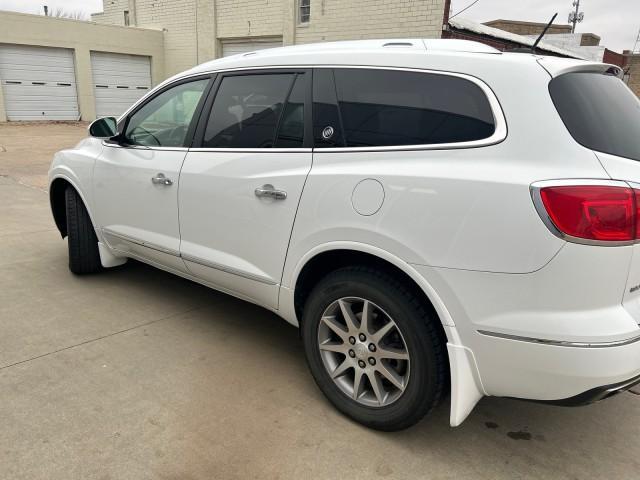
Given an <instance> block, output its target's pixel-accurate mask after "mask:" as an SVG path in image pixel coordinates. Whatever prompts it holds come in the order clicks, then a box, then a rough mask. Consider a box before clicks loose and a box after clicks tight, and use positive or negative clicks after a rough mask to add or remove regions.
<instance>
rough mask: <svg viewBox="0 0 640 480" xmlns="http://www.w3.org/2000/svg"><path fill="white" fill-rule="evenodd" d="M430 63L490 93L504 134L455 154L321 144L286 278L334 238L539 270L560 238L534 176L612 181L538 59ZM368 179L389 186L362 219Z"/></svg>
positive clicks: (486, 267) (493, 266)
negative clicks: (359, 188)
mask: <svg viewBox="0 0 640 480" xmlns="http://www.w3.org/2000/svg"><path fill="white" fill-rule="evenodd" d="M513 55H516V54H513ZM505 57H506V59H507V60H508V61H506V60H505ZM427 59H428V63H427V61H425V65H424V68H425V69H433V70H440V71H452V72H457V73H466V74H470V75H473V76H475V77H477V78H479V79H480V80H482V81H484V82H485V83H486V84H487V85H488V86H489V87H490V88H491V89H492V90H493V91H494V92H495V94H496V96H497V98H498V101H499V102H500V104H501V107H502V109H503V112H504V115H505V118H506V122H507V128H508V134H507V137H506V139H505V140H504V141H502V142H501V143H499V144H496V145H491V146H484V147H478V148H468V149H450V150H414V151H366V152H353V151H348V150H343V151H340V152H323V151H322V149H316V150H315V152H314V158H313V168H312V170H311V173H310V175H309V178H308V180H307V184H306V186H305V190H304V193H303V196H302V200H301V203H300V207H299V211H298V215H297V218H296V223H295V226H294V229H293V233H292V238H291V244H290V249H289V255H288V258H287V264H286V266H285V272H284V277H283V285H285V286H289V285H292V284H294V283H295V279H294V278H292V274H293V272H294V266H295V265H296V263H297V261H298V259H300V258H302V257H303V256H304V255H305V253H306V252H308V251H310V250H311V249H313V248H315V247H317V246H318V245H321V244H323V243H325V242H330V241H332V240H342V241H355V242H361V243H365V244H370V245H373V246H375V247H378V248H381V249H383V250H386V251H389V252H390V253H391V254H393V255H396V256H397V257H399V258H401V259H403V260H404V261H406V262H408V263H412V264H417V265H428V266H434V267H442V268H451V269H462V270H475V271H486V272H502V273H520V274H521V273H529V272H534V271H537V270H539V269H540V268H542V267H543V266H544V265H546V264H547V263H548V262H549V261H550V260H551V259H552V258H553V257H554V255H555V254H556V253H557V252H558V251H559V250H560V248H561V247H562V245H563V244H564V242H563V241H562V240H560V239H559V238H557V237H555V236H554V235H553V234H551V233H550V232H549V230H548V229H547V228H546V227H545V226H544V224H543V223H542V221H541V220H540V218H539V216H538V214H537V212H536V211H535V208H534V206H533V203H532V201H531V196H530V191H529V186H530V185H531V183H533V182H535V181H538V180H544V179H554V178H607V175H606V172H605V171H604V170H603V168H602V166H601V165H600V163H599V162H598V160H597V158H596V157H595V156H594V155H593V153H592V152H590V151H588V150H586V149H584V148H583V147H581V146H580V145H578V144H576V143H575V142H573V140H572V139H571V137H570V136H569V134H568V132H567V131H566V128H565V127H564V124H563V123H562V121H561V119H560V118H559V116H558V114H557V112H556V111H555V108H554V106H553V103H552V102H551V99H550V97H549V93H548V88H547V87H548V82H549V80H550V76H549V74H548V73H547V72H546V71H545V70H544V69H543V68H541V67H540V66H539V65H538V64H537V63H536V62H535V59H534V58H533V57H531V56H528V55H525V56H523V57H522V58H519V57H509V56H508V54H505V55H504V56H500V55H486V56H483V55H475V56H474V59H472V60H468V59H466V61H465V62H464V63H462V62H460V61H459V59H456V57H455V56H451V55H449V56H439V55H434V56H433V57H429V56H427ZM462 65H464V69H463V68H461V66H462ZM367 178H372V179H376V180H378V181H379V182H380V183H381V184H382V185H383V188H384V203H383V205H382V207H381V208H380V209H379V210H378V211H377V212H376V213H375V214H373V215H369V216H363V215H360V214H358V213H357V212H356V211H355V210H354V208H353V205H352V194H353V191H354V188H355V186H356V185H357V184H358V183H359V182H360V181H362V180H363V179H367Z"/></svg>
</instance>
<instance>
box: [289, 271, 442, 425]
mask: <svg viewBox="0 0 640 480" xmlns="http://www.w3.org/2000/svg"><path fill="white" fill-rule="evenodd" d="M436 322H438V319H437V317H435V315H434V314H433V313H432V312H431V311H430V309H428V308H427V307H426V306H425V305H424V302H423V301H421V299H420V298H418V296H417V295H416V294H415V293H414V292H412V291H411V289H410V288H407V286H406V285H404V284H403V283H402V282H399V281H397V280H396V279H395V278H394V277H393V276H391V275H388V274H386V273H383V272H380V271H377V270H374V269H370V268H368V267H347V268H343V269H340V270H337V271H335V272H333V273H331V274H329V275H328V276H327V277H325V278H324V279H323V280H321V281H320V283H319V284H318V285H317V286H316V287H315V288H314V290H313V291H312V293H311V294H310V297H309V300H308V301H307V303H306V305H305V310H304V317H303V325H302V328H303V340H304V347H305V353H306V357H307V362H308V363H309V366H310V369H311V373H312V374H313V377H314V379H315V381H316V383H317V384H318V386H319V387H320V389H321V390H322V392H323V393H324V394H325V395H326V396H327V398H328V399H329V400H330V401H331V403H333V404H334V405H335V407H336V408H338V410H340V411H341V412H343V413H345V414H346V415H348V416H349V417H351V418H353V419H354V420H356V421H358V422H360V423H362V424H364V425H366V426H369V427H371V428H376V429H379V430H400V429H403V428H407V427H409V426H411V425H413V424H414V423H416V422H418V421H419V420H420V419H421V418H422V417H423V416H424V415H425V414H427V413H428V412H429V411H430V410H431V409H432V408H433V407H435V406H436V405H437V403H438V402H439V400H440V398H441V396H442V394H443V390H444V389H445V386H446V381H447V378H448V376H447V371H446V352H445V345H444V340H443V338H442V334H441V331H440V330H439V326H438V324H437V323H436Z"/></svg>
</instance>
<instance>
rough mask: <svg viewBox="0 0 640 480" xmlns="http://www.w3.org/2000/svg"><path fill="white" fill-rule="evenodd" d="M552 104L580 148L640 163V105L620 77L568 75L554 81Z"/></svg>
mask: <svg viewBox="0 0 640 480" xmlns="http://www.w3.org/2000/svg"><path fill="white" fill-rule="evenodd" d="M549 91H550V93H551V98H552V99H553V103H554V104H555V106H556V109H557V110H558V113H559V114H560V117H562V120H563V121H564V124H565V125H566V126H567V129H568V130H569V133H571V135H572V136H573V138H574V139H575V140H576V141H577V142H578V143H580V144H581V145H583V146H585V147H587V148H590V149H593V150H597V151H599V152H604V153H609V154H611V155H617V156H620V157H626V158H631V159H633V160H640V141H639V140H638V139H639V138H640V101H638V97H636V96H635V95H634V94H633V92H631V90H629V89H628V88H627V86H626V85H625V84H624V83H623V82H622V80H620V79H619V78H617V77H614V76H612V75H603V74H599V73H567V74H564V75H561V76H559V77H557V78H554V79H553V80H551V83H550V84H549Z"/></svg>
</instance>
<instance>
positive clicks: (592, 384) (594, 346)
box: [469, 332, 640, 405]
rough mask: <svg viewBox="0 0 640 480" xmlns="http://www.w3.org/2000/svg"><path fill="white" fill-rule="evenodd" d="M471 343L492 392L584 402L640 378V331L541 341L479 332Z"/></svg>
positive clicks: (487, 385) (623, 386)
mask: <svg viewBox="0 0 640 480" xmlns="http://www.w3.org/2000/svg"><path fill="white" fill-rule="evenodd" d="M469 343H471V344H472V345H473V346H472V347H471V348H472V350H473V352H474V355H475V357H476V359H477V363H478V369H479V374H480V378H481V379H482V384H483V386H484V387H485V391H486V393H487V394H489V395H495V396H501V397H515V398H520V399H526V400H537V401H545V402H547V403H554V404H558V405H581V404H588V403H593V402H596V401H598V400H602V399H604V398H606V397H608V396H611V395H613V394H615V393H617V392H618V391H623V390H625V389H628V388H631V387H632V386H633V385H635V384H637V383H640V337H638V336H633V337H629V338H628V339H627V340H620V341H616V342H608V343H597V342H593V343H588V342H581V343H570V342H564V343H540V342H532V341H528V340H521V339H513V338H504V337H500V336H490V335H486V334H480V333H478V332H476V334H475V335H473V340H472V342H469Z"/></svg>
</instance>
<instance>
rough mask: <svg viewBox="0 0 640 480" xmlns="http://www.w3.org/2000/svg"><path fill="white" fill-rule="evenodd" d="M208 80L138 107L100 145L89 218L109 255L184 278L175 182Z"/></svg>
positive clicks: (179, 86) (172, 89)
mask: <svg viewBox="0 0 640 480" xmlns="http://www.w3.org/2000/svg"><path fill="white" fill-rule="evenodd" d="M210 82H211V78H210V77H209V76H207V77H200V78H195V79H189V80H184V81H180V82H177V83H174V84H171V85H170V86H167V87H166V88H164V89H162V90H161V91H159V92H158V93H157V94H155V95H153V96H152V97H151V98H149V99H148V100H146V101H145V102H143V103H142V104H140V105H139V106H138V107H137V108H136V109H135V110H133V111H132V113H130V114H129V115H127V117H126V118H125V119H123V120H121V122H120V124H119V131H120V133H119V135H118V137H117V142H116V141H106V142H105V148H104V149H103V151H102V153H101V155H100V157H99V158H98V159H97V161H96V165H95V169H94V175H93V192H94V203H95V217H96V221H97V223H98V225H99V228H100V229H101V230H102V234H103V237H104V238H105V240H106V241H107V243H108V244H109V245H110V246H111V247H112V248H114V249H116V250H118V251H120V252H122V253H124V254H125V255H127V256H130V257H134V258H139V259H140V260H143V261H146V262H150V263H152V264H156V265H159V266H163V267H165V268H169V269H174V270H178V271H182V272H184V271H185V270H186V268H185V266H184V262H182V260H181V259H180V253H179V250H180V229H179V226H178V180H179V178H178V177H179V174H180V168H181V167H182V162H183V161H184V158H185V155H186V154H187V147H188V145H189V144H190V143H191V139H192V138H193V131H194V130H195V122H196V121H197V116H198V114H199V111H200V110H201V108H202V104H203V103H204V97H205V92H206V91H207V89H208V87H209V85H210Z"/></svg>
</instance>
